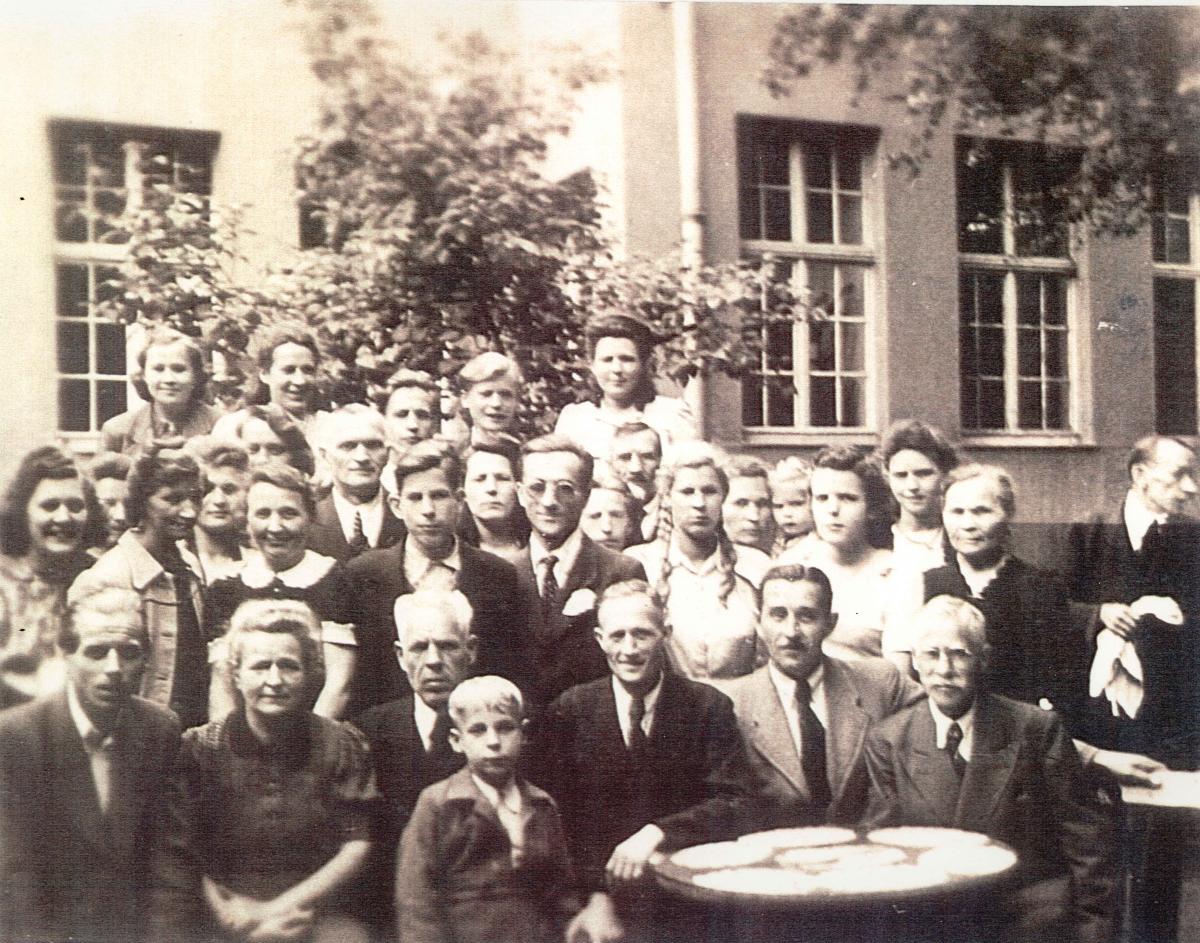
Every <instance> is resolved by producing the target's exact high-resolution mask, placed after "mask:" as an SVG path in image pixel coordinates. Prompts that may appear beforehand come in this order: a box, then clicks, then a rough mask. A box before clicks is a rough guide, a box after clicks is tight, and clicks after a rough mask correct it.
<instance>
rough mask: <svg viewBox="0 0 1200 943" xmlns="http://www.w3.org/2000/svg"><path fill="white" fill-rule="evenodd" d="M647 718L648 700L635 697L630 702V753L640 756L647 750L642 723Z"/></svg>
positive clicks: (638, 696)
mask: <svg viewBox="0 0 1200 943" xmlns="http://www.w3.org/2000/svg"><path fill="white" fill-rule="evenodd" d="M645 717H646V699H645V698H644V697H642V696H641V695H634V696H633V697H632V698H631V699H630V701H629V752H630V753H633V754H635V755H636V754H640V753H641V752H642V751H643V750H644V749H645V748H646V731H645V730H643V729H642V721H643V720H644V719H645Z"/></svg>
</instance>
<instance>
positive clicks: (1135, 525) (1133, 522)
mask: <svg viewBox="0 0 1200 943" xmlns="http://www.w3.org/2000/svg"><path fill="white" fill-rule="evenodd" d="M1124 518H1125V532H1126V533H1127V534H1128V535H1129V544H1130V546H1132V547H1133V552H1134V553H1140V552H1141V549H1142V543H1143V542H1144V541H1145V539H1146V531H1148V530H1149V529H1150V525H1151V524H1154V523H1156V522H1157V524H1158V525H1159V526H1160V527H1161V526H1162V525H1163V524H1165V523H1167V515H1166V514H1154V513H1153V512H1152V511H1150V509H1149V508H1147V507H1146V505H1145V504H1143V503H1142V500H1141V498H1139V497H1138V496H1137V495H1136V494H1135V493H1134V492H1132V491H1130V492H1128V493H1127V494H1126V495H1125V512H1124Z"/></svg>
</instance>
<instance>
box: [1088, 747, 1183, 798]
mask: <svg viewBox="0 0 1200 943" xmlns="http://www.w3.org/2000/svg"><path fill="white" fill-rule="evenodd" d="M1091 761H1092V762H1093V763H1095V764H1096V765H1097V766H1101V767H1103V768H1104V769H1106V770H1108V771H1109V772H1110V773H1112V774H1113V775H1114V776H1115V777H1116V778H1117V782H1119V783H1120V784H1121V785H1122V786H1145V787H1148V788H1150V789H1157V788H1158V787H1159V785H1160V781H1159V778H1158V774H1160V773H1165V772H1166V770H1167V767H1166V766H1164V765H1163V764H1162V763H1160V762H1158V760H1152V759H1151V758H1150V757H1148V756H1142V755H1141V754H1140V753H1121V752H1120V751H1119V750H1097V751H1096V753H1095V755H1094V756H1093V757H1092V758H1091Z"/></svg>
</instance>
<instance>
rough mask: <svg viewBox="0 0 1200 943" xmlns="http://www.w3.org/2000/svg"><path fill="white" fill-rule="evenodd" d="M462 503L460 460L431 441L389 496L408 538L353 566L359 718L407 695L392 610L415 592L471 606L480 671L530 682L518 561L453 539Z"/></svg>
mask: <svg viewBox="0 0 1200 943" xmlns="http://www.w3.org/2000/svg"><path fill="white" fill-rule="evenodd" d="M461 499H462V463H461V462H460V460H459V458H458V456H457V455H456V454H455V453H454V451H453V449H452V448H451V447H450V446H449V445H447V444H446V443H442V442H436V441H434V440H427V441H425V442H422V443H420V444H419V445H416V446H414V447H413V448H412V449H410V450H409V451H408V452H407V453H406V454H405V455H404V456H403V457H402V458H401V459H400V461H399V462H398V463H397V465H396V493H395V494H394V495H391V496H390V497H389V498H388V500H389V501H390V502H391V504H392V507H393V509H394V511H395V512H396V514H397V516H398V517H399V518H400V519H401V520H402V521H403V522H404V525H405V527H406V529H407V532H408V533H407V536H406V537H405V539H404V540H403V541H401V542H400V543H398V544H396V545H395V546H393V547H389V548H387V549H386V550H371V551H368V552H367V553H364V554H363V555H362V556H360V557H356V558H355V559H353V560H351V561H350V563H349V564H347V567H346V572H347V575H348V577H349V579H350V582H351V585H352V586H353V588H354V598H353V599H352V600H351V607H352V614H353V617H354V624H355V626H356V627H357V629H358V667H357V672H356V682H355V704H356V705H357V709H358V712H361V711H362V710H365V709H366V708H368V707H373V706H375V705H376V704H383V703H385V702H387V701H391V700H394V699H395V698H397V697H400V696H401V695H403V694H404V693H405V692H406V690H407V682H406V680H405V678H404V674H403V672H402V671H401V670H400V667H399V665H398V664H397V662H396V658H395V656H394V655H393V644H394V642H395V641H396V624H395V621H394V619H393V615H394V612H393V605H394V603H395V601H396V599H397V598H399V597H400V596H404V595H406V594H408V593H411V592H413V591H414V590H426V589H432V590H443V591H445V590H451V589H457V590H458V591H459V592H461V593H462V594H463V595H464V596H466V597H467V600H468V601H469V602H470V603H471V609H472V610H473V612H474V618H473V620H472V623H471V633H472V635H474V636H475V639H476V644H477V646H478V648H477V654H476V665H477V667H478V669H479V670H480V671H481V672H483V673H485V674H498V675H502V676H504V677H506V678H508V679H509V680H510V681H513V682H515V683H516V684H517V685H519V686H522V687H524V686H526V685H527V682H528V676H529V655H528V652H529V646H528V625H527V623H528V617H527V615H526V613H527V610H528V606H527V602H526V600H527V594H528V590H527V589H526V588H525V587H524V586H523V585H522V583H521V581H520V579H519V578H518V576H517V573H516V571H515V570H514V569H513V567H512V565H511V564H509V563H507V562H505V561H504V560H501V559H500V558H499V557H496V556H493V555H492V554H490V553H486V552H485V551H482V550H477V549H476V548H474V547H471V546H468V545H467V544H465V543H463V542H462V541H460V540H457V539H456V538H455V536H454V525H455V522H456V520H457V519H458V513H459V505H460V503H461Z"/></svg>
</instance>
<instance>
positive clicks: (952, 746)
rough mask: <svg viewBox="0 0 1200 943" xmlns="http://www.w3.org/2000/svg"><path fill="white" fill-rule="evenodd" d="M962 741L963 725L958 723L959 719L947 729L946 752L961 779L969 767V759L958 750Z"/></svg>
mask: <svg viewBox="0 0 1200 943" xmlns="http://www.w3.org/2000/svg"><path fill="white" fill-rule="evenodd" d="M962 741H963V732H962V727H960V726H959V725H958V721H955V722H954V723H952V724H951V725H950V729H949V730H947V731H946V753H947V755H949V757H950V765H951V766H953V767H954V772H956V773H957V774H958V777H959V779H962V775H963V773H964V772H965V771H966V769H967V761H966V760H964V759H963V756H962V754H961V753H959V752H958V748H959V747H960V746H961V745H962Z"/></svg>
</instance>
